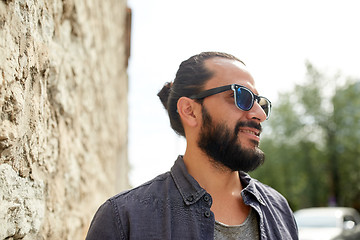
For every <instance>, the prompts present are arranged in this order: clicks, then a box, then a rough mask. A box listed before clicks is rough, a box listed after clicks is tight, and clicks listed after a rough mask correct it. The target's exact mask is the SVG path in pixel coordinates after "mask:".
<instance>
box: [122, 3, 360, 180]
mask: <svg viewBox="0 0 360 240" xmlns="http://www.w3.org/2000/svg"><path fill="white" fill-rule="evenodd" d="M128 6H129V7H130V8H131V9H132V33H131V34H132V35H131V56H130V60H129V67H128V75H129V98H128V101H129V146H128V156H129V163H130V168H131V170H130V173H129V180H130V184H131V185H132V186H133V187H135V186H138V185H140V184H142V183H144V182H146V181H148V180H151V179H152V178H154V177H156V176H157V175H159V174H161V173H164V172H166V171H169V170H170V168H171V166H172V165H173V163H174V161H175V160H176V158H177V156H178V155H180V154H183V153H184V151H185V147H186V142H185V140H184V139H183V138H181V137H178V136H177V135H176V134H175V132H174V131H173V130H172V129H171V127H170V123H169V119H168V115H167V112H166V110H165V109H164V108H163V106H162V104H161V102H160V100H159V99H158V97H157V93H158V91H159V90H160V89H161V88H162V87H163V85H164V84H165V83H166V82H171V81H173V80H174V77H175V74H176V71H177V69H178V67H179V64H180V63H181V62H182V61H184V60H186V59H188V58H189V57H190V56H192V55H195V54H198V53H200V52H203V51H222V52H227V53H230V54H233V55H235V56H236V57H238V58H240V59H241V60H242V61H244V62H245V64H246V65H247V67H248V69H249V70H250V72H251V73H252V75H253V77H254V79H255V82H256V88H257V90H258V91H259V93H260V95H263V96H266V97H268V98H269V99H270V100H271V101H272V102H273V104H276V99H277V96H278V94H279V93H281V92H284V91H288V90H290V89H291V88H292V87H293V86H294V84H296V83H301V81H303V80H304V79H305V73H306V69H305V62H306V61H310V62H311V63H312V64H313V65H314V66H315V67H316V68H317V69H318V70H319V71H321V72H324V73H326V74H328V75H334V74H336V73H338V72H340V73H341V74H342V75H344V76H349V77H354V78H359V79H360V31H359V26H360V25H359V24H360V1H358V0H341V1H340V0H337V1H335V0H302V1H289V0H287V1H285V0H281V1H280V0H272V1H268V0H254V1H244V0H128ZM264 127H266V125H264Z"/></svg>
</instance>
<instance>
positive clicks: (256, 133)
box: [240, 129, 260, 137]
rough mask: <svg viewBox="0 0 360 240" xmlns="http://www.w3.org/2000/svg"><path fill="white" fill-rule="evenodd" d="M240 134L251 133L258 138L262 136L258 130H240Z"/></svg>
mask: <svg viewBox="0 0 360 240" xmlns="http://www.w3.org/2000/svg"><path fill="white" fill-rule="evenodd" d="M240 132H243V133H249V134H252V135H255V136H257V137H259V136H260V131H259V130H256V129H240Z"/></svg>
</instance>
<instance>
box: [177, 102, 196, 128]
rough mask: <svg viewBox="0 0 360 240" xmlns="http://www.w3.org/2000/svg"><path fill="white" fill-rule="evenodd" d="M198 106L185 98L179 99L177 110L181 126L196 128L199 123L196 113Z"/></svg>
mask: <svg viewBox="0 0 360 240" xmlns="http://www.w3.org/2000/svg"><path fill="white" fill-rule="evenodd" d="M199 105H200V104H199V103H197V102H195V101H194V100H193V99H190V98H187V97H181V98H179V100H178V102H177V110H178V113H179V115H180V118H181V120H182V122H183V124H186V125H188V126H190V127H196V126H197V125H198V122H199V117H198V112H199V109H200V106H199Z"/></svg>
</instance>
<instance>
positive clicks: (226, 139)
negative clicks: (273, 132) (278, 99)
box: [87, 52, 298, 240]
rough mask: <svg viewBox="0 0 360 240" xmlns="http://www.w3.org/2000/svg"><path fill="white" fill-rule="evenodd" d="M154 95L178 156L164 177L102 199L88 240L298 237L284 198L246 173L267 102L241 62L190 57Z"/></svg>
mask: <svg viewBox="0 0 360 240" xmlns="http://www.w3.org/2000/svg"><path fill="white" fill-rule="evenodd" d="M158 95H159V97H160V99H161V101H162V103H163V104H164V106H165V108H166V109H167V111H168V114H169V118H170V123H171V126H172V128H173V129H174V130H175V132H176V133H178V134H179V135H182V136H184V137H185V138H186V141H187V147H186V151H185V154H184V155H183V156H179V157H178V159H177V160H176V162H175V164H174V166H173V167H172V168H171V171H170V172H167V173H164V174H162V175H160V176H158V177H156V178H155V179H153V180H151V181H149V182H147V183H145V184H143V185H141V186H139V187H137V188H135V189H132V190H129V191H126V192H123V193H120V194H118V195H116V196H114V197H112V198H110V199H109V200H108V201H106V202H105V203H104V204H103V205H102V206H101V207H100V208H99V210H98V212H97V213H96V215H95V217H94V219H93V221H92V223H91V226H90V229H89V232H88V235H87V239H89V240H90V239H247V240H249V239H276V240H278V239H287V240H288V239H298V236H297V227H296V223H295V220H294V217H293V214H292V211H291V209H290V208H289V206H288V204H287V201H286V200H285V198H284V197H283V196H281V195H280V194H279V193H278V192H276V191H275V190H274V189H272V188H270V187H268V186H266V185H263V184H262V183H260V182H258V181H257V180H255V179H252V178H251V177H250V176H249V175H248V174H247V173H246V172H248V171H251V170H254V169H255V168H257V167H258V166H259V165H261V164H262V163H263V161H264V153H263V152H262V151H261V150H260V149H259V141H260V133H261V122H263V121H265V120H266V119H267V118H268V117H269V114H270V108H271V103H270V101H269V100H268V99H267V98H265V97H261V96H258V93H257V91H256V88H255V82H254V79H253V77H252V76H251V74H250V73H249V72H248V70H247V69H246V67H245V65H244V64H243V62H241V61H240V60H239V59H237V58H235V57H234V56H232V55H229V54H225V53H219V52H205V53H201V54H198V55H195V56H193V57H191V58H189V59H188V60H186V61H184V62H183V63H182V64H181V65H180V67H179V70H178V72H177V74H176V78H175V80H174V82H173V83H167V84H166V85H165V86H164V88H163V89H162V90H161V91H160V92H159V94H158Z"/></svg>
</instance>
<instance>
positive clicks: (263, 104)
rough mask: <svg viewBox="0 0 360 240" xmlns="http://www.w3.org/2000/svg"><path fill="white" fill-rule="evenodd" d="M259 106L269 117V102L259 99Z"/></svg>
mask: <svg viewBox="0 0 360 240" xmlns="http://www.w3.org/2000/svg"><path fill="white" fill-rule="evenodd" d="M259 105H260V106H261V107H262V109H263V110H264V112H265V114H266V116H269V112H270V103H269V101H268V100H267V99H266V98H263V97H260V99H259Z"/></svg>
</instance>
